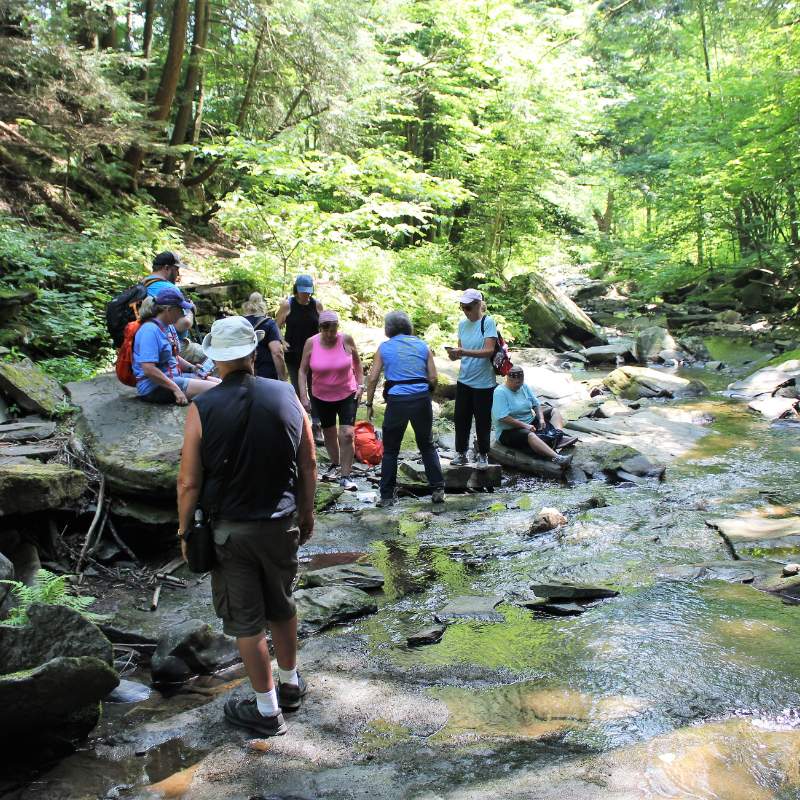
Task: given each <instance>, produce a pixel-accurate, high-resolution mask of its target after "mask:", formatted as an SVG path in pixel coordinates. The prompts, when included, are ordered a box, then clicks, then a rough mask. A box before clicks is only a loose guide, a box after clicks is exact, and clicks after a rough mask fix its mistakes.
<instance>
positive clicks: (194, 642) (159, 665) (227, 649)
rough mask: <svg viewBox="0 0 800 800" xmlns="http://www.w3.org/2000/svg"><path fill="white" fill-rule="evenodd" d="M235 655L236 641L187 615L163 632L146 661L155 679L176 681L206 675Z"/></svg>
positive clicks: (160, 681)
mask: <svg viewBox="0 0 800 800" xmlns="http://www.w3.org/2000/svg"><path fill="white" fill-rule="evenodd" d="M238 658H239V650H238V648H237V647H236V641H235V640H234V639H233V638H231V637H230V636H225V635H224V634H222V633H217V632H216V631H215V630H214V629H213V628H212V627H211V625H209V624H208V623H206V622H203V621H202V620H199V619H190V620H188V621H187V622H184V623H181V624H180V625H176V626H174V627H173V628H171V629H170V630H168V631H167V632H166V633H164V634H163V635H162V636H161V638H160V639H159V641H158V646H157V647H156V650H155V653H153V658H152V660H151V662H150V671H151V673H152V675H153V681H154V682H155V683H180V682H182V681H186V680H188V679H189V678H191V677H192V676H193V675H196V674H203V675H208V674H211V673H212V672H214V671H216V670H217V669H220V668H221V667H224V666H227V665H228V664H232V663H233V662H234V661H236V660H238Z"/></svg>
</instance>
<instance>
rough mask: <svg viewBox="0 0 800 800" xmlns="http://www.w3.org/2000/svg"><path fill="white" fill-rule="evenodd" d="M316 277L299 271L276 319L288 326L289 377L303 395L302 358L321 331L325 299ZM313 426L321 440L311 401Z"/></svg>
mask: <svg viewBox="0 0 800 800" xmlns="http://www.w3.org/2000/svg"><path fill="white" fill-rule="evenodd" d="M313 294H314V279H313V278H312V277H311V276H310V275H298V276H297V278H295V281H294V286H293V287H292V296H291V297H288V298H286V300H284V301H283V302H282V303H281V305H280V308H279V309H278V314H277V316H276V317H275V322H276V323H277V325H278V328H283V327H284V325H285V326H286V332H285V333H284V336H283V340H284V342H285V344H286V352H285V353H284V358H285V360H286V368H287V369H288V371H289V380H291V382H292V386H294V390H295V392H297V396H298V397H300V380H299V376H300V361H301V360H302V358H303V348H304V347H305V346H306V342H307V341H308V340H309V339H310V338H311V337H312V336H316V335H317V334H318V333H319V315H320V313H321V312H322V311H323V307H322V303H321V302H320V301H319V300H317V299H316V298H315V297H312V295H313ZM312 381H313V378H310V379H309V383H308V393H309V395H310V394H311V385H312ZM311 427H312V431H313V434H314V441H315V442H316V443H317V444H322V441H323V440H322V428H321V427H320V424H319V416H318V414H317V409H316V407H315V406H314V404H313V403H312V408H311Z"/></svg>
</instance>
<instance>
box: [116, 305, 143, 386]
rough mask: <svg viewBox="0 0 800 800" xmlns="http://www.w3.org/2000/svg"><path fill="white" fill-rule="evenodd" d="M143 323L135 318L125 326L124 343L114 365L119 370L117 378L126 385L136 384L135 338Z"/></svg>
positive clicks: (118, 351)
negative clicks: (134, 369)
mask: <svg viewBox="0 0 800 800" xmlns="http://www.w3.org/2000/svg"><path fill="white" fill-rule="evenodd" d="M141 325H142V323H141V322H139V320H138V319H135V320H134V321H133V322H129V323H128V324H127V325H126V326H125V332H124V334H123V336H122V344H121V345H120V348H119V350H117V363H116V364H115V365H114V369H115V370H116V372H117V378H118V379H119V380H120V381H121V382H122V383H124V384H125V385H126V386H136V377H135V376H134V374H133V339H134V337H135V336H136V332H137V331H138V330H139V328H140V327H141Z"/></svg>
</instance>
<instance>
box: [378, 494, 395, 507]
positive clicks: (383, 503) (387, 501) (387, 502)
mask: <svg viewBox="0 0 800 800" xmlns="http://www.w3.org/2000/svg"><path fill="white" fill-rule="evenodd" d="M396 503H397V498H396V497H394V496H392V497H381V499H380V500H378V502H377V503H375V506H376V507H377V508H389V507H390V506H393V505H395V504H396Z"/></svg>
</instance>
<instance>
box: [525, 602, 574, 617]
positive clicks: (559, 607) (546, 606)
mask: <svg viewBox="0 0 800 800" xmlns="http://www.w3.org/2000/svg"><path fill="white" fill-rule="evenodd" d="M535 610H536V611H541V612H542V613H543V614H552V615H553V616H554V617H577V616H578V615H579V614H583V612H584V611H586V610H587V608H586V606H581V605H578V603H542V604H541V605H538V606H536V609H535Z"/></svg>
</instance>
